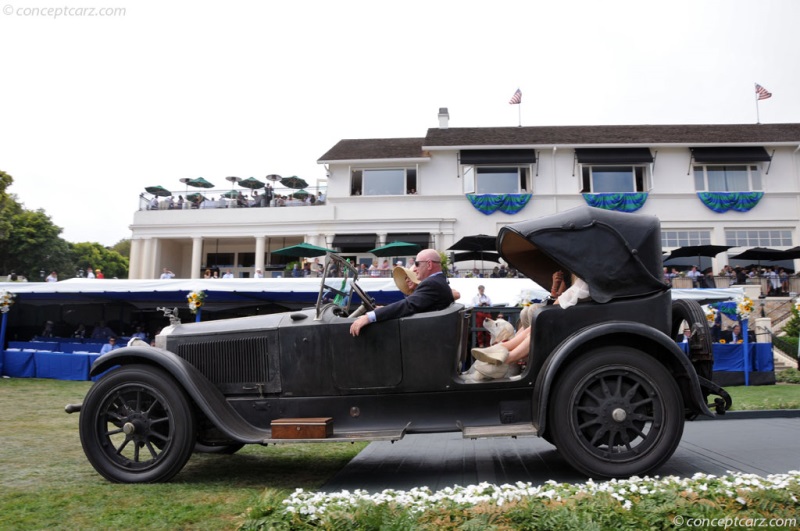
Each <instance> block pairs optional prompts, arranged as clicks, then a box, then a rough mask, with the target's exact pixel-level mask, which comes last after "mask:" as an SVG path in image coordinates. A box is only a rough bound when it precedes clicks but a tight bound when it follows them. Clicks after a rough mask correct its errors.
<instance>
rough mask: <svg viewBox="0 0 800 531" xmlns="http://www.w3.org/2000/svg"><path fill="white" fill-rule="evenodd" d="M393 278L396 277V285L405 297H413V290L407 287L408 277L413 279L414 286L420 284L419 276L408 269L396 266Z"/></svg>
mask: <svg viewBox="0 0 800 531" xmlns="http://www.w3.org/2000/svg"><path fill="white" fill-rule="evenodd" d="M392 276H393V277H394V283H395V284H397V289H399V290H400V291H402V292H403V294H404V295H411V290H410V289H408V286H407V285H406V277H408V278H409V279H411V282H413V283H414V284H419V279H418V278H417V274H416V273H414V272H413V271H412V270H410V269H409V268H407V267H402V266H395V268H394V269H393V270H392Z"/></svg>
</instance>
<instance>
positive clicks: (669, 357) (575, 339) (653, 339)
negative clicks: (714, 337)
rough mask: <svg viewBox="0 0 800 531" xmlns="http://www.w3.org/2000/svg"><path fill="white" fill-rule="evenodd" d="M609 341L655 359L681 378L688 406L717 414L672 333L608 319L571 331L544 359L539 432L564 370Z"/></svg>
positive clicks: (538, 388) (536, 417) (536, 400)
mask: <svg viewBox="0 0 800 531" xmlns="http://www.w3.org/2000/svg"><path fill="white" fill-rule="evenodd" d="M607 344H612V345H613V344H618V345H627V346H632V347H634V348H637V349H639V350H642V351H643V352H645V353H646V354H648V355H650V356H653V357H654V358H656V359H657V360H658V361H659V362H661V363H662V364H663V365H666V366H667V368H668V369H669V370H670V372H671V373H672V374H673V375H674V376H675V378H676V380H678V387H680V389H681V393H682V394H683V398H684V402H685V405H686V407H689V408H690V409H692V410H693V411H694V412H696V413H699V414H703V415H708V416H711V417H713V416H714V413H712V412H711V411H710V410H709V409H708V405H707V404H706V403H705V399H704V397H703V393H702V391H701V389H700V381H699V380H698V378H697V373H696V372H695V370H694V367H693V366H692V364H691V361H690V360H689V358H688V357H687V356H686V354H684V353H683V351H682V350H681V349H680V348H679V347H678V345H677V344H676V343H675V342H674V341H672V339H671V338H670V337H669V336H667V335H666V334H664V333H662V332H660V331H659V330H657V329H655V328H653V327H651V326H647V325H643V324H640V323H632V322H630V321H609V322H607V323H603V324H602V325H598V326H591V327H587V328H583V329H582V330H579V331H578V332H576V333H574V334H572V335H571V336H569V337H568V338H567V339H565V340H564V341H563V342H562V343H561V344H560V345H558V346H557V347H556V348H555V349H554V350H553V352H551V354H550V356H548V358H547V359H546V360H545V362H544V364H543V365H542V369H541V370H540V371H539V374H538V375H537V377H536V385H535V386H534V393H533V408H532V411H533V424H534V425H535V426H537V430H538V431H539V433H545V430H546V420H547V406H548V400H549V397H550V391H551V389H552V386H553V383H554V382H555V381H556V378H557V377H558V375H559V372H560V371H561V369H562V368H563V367H565V366H566V364H567V363H568V362H569V361H571V360H573V359H575V358H576V357H577V356H579V355H581V353H583V352H585V351H586V350H587V347H588V348H593V347H595V346H601V345H607ZM534 348H535V345H534ZM681 379H683V381H681Z"/></svg>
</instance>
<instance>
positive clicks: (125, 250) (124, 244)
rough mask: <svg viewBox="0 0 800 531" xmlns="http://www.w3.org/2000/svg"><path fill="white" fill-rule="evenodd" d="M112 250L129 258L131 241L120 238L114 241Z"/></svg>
mask: <svg viewBox="0 0 800 531" xmlns="http://www.w3.org/2000/svg"><path fill="white" fill-rule="evenodd" d="M111 249H112V250H114V251H117V252H118V253H119V254H121V255H122V256H124V257H125V258H128V259H130V257H131V241H130V240H126V239H122V240H120V241H118V242H117V243H115V244H114V245H113V246H112V247H111Z"/></svg>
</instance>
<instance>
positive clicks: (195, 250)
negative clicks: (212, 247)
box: [189, 236, 203, 278]
mask: <svg viewBox="0 0 800 531" xmlns="http://www.w3.org/2000/svg"><path fill="white" fill-rule="evenodd" d="M202 265H203V237H202V236H195V237H193V238H192V270H191V271H190V272H189V278H200V267H201V266H202Z"/></svg>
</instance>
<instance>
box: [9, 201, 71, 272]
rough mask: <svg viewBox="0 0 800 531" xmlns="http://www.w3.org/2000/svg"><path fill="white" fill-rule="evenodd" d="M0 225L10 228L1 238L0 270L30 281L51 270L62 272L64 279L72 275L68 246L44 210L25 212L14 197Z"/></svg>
mask: <svg viewBox="0 0 800 531" xmlns="http://www.w3.org/2000/svg"><path fill="white" fill-rule="evenodd" d="M0 225H3V226H9V227H10V229H9V231H8V233H7V234H5V237H4V238H0V271H2V272H3V273H6V274H7V273H10V272H11V271H14V272H16V273H17V274H21V275H24V276H25V277H26V278H28V279H29V280H36V279H41V277H42V276H43V275H42V272H44V275H47V274H49V273H50V272H51V271H57V272H59V273H60V275H61V278H64V276H66V277H71V276H73V274H74V272H75V267H74V263H73V262H72V258H71V254H70V247H69V244H68V243H67V242H66V241H65V240H64V239H62V238H61V237H60V236H59V235H60V234H61V228H60V227H57V226H56V225H54V224H53V222H52V220H51V219H50V217H49V216H48V215H47V214H45V213H44V211H43V210H41V209H40V210H35V211H34V210H26V209H24V208H23V207H22V205H20V204H19V203H18V202H17V201H16V199H15V198H14V197H13V196H11V197H9V198H8V199H7V200H6V204H5V205H4V207H3V209H2V211H0Z"/></svg>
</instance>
